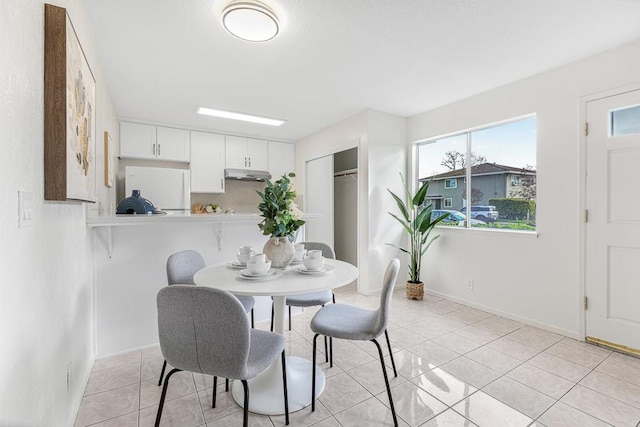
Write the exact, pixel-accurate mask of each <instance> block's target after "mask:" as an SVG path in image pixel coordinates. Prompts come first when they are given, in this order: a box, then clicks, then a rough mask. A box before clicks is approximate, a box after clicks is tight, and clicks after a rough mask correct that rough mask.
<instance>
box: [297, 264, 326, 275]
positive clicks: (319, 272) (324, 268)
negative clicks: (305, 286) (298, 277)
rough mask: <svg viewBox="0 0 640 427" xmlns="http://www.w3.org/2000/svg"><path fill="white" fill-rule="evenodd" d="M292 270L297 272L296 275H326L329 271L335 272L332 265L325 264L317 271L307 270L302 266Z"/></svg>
mask: <svg viewBox="0 0 640 427" xmlns="http://www.w3.org/2000/svg"><path fill="white" fill-rule="evenodd" d="M294 270H295V271H297V272H298V273H302V274H325V273H328V272H330V271H333V270H335V267H334V266H333V265H328V264H325V265H324V266H322V268H321V269H319V270H309V269H308V268H307V267H305V266H304V265H300V266H298V267H295V268H294Z"/></svg>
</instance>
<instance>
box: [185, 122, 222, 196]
mask: <svg viewBox="0 0 640 427" xmlns="http://www.w3.org/2000/svg"><path fill="white" fill-rule="evenodd" d="M224 167H225V136H224V135H219V134H216V133H207V132H194V131H192V132H191V192H192V193H224Z"/></svg>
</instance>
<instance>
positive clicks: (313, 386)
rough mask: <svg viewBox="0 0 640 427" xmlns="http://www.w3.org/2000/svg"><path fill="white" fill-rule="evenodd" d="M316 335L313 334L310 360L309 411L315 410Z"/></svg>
mask: <svg viewBox="0 0 640 427" xmlns="http://www.w3.org/2000/svg"><path fill="white" fill-rule="evenodd" d="M318 335H319V334H315V335H314V336H313V361H312V362H311V412H313V411H315V410H316V344H317V340H318Z"/></svg>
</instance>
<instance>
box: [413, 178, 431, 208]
mask: <svg viewBox="0 0 640 427" xmlns="http://www.w3.org/2000/svg"><path fill="white" fill-rule="evenodd" d="M428 189H429V182H428V181H425V182H424V183H423V184H422V186H421V187H420V189H419V190H418V192H417V193H416V195H415V196H414V198H413V204H414V205H416V206H422V203H423V202H424V198H425V196H426V195H427V190H428Z"/></svg>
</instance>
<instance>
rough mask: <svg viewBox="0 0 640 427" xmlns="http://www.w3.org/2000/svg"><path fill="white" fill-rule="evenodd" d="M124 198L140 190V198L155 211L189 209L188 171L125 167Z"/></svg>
mask: <svg viewBox="0 0 640 427" xmlns="http://www.w3.org/2000/svg"><path fill="white" fill-rule="evenodd" d="M124 174H125V179H124V186H125V197H129V196H131V191H132V190H140V197H143V198H145V199H147V200H149V201H150V202H151V203H153V205H154V206H155V207H156V208H157V209H162V210H190V209H191V175H190V172H189V170H188V169H169V168H150V167H141V166H126V167H125V168H124Z"/></svg>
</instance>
